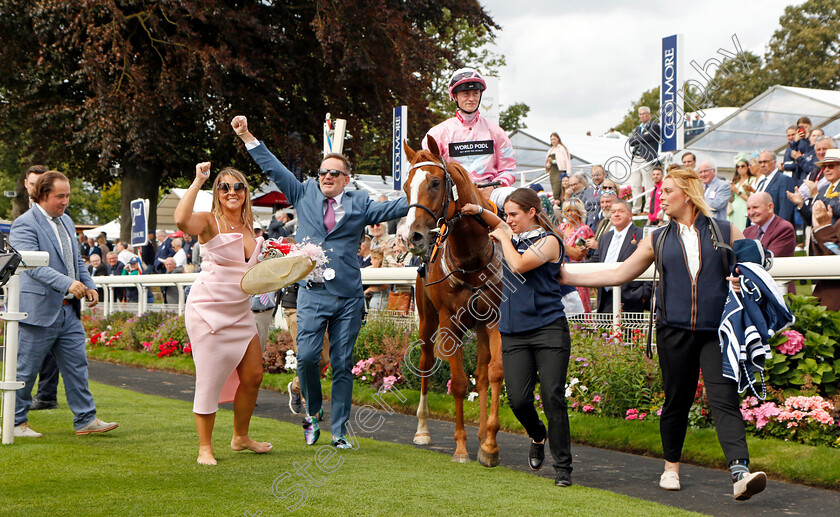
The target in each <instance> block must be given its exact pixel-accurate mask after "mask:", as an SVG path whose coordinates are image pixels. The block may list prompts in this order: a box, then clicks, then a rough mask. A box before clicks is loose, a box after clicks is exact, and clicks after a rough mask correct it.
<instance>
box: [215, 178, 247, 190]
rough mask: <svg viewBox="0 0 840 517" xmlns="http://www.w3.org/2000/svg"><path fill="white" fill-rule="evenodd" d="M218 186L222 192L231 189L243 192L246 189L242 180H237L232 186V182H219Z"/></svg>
mask: <svg viewBox="0 0 840 517" xmlns="http://www.w3.org/2000/svg"><path fill="white" fill-rule="evenodd" d="M218 188H219V190H220V191H221V192H227V191H229V190H230V189H233V190H234V192H242V191H243V190H245V184H244V183H242V182H241V181H237V182H236V183H234V184H233V185H232V186H231V184H230V183H219V187H218Z"/></svg>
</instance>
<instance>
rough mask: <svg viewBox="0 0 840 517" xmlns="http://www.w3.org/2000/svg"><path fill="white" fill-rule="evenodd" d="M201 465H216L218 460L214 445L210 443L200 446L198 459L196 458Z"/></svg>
mask: <svg viewBox="0 0 840 517" xmlns="http://www.w3.org/2000/svg"><path fill="white" fill-rule="evenodd" d="M195 461H197V462H198V463H199V464H201V465H216V464H218V462H217V461H216V458H215V457H214V456H213V447H211V446H210V445H201V446H199V448H198V459H197V460H195Z"/></svg>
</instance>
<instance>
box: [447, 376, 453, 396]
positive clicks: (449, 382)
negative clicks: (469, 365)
mask: <svg viewBox="0 0 840 517" xmlns="http://www.w3.org/2000/svg"><path fill="white" fill-rule="evenodd" d="M451 386H452V379H449V380H448V381H446V394H447V395H449V389H450V387H451Z"/></svg>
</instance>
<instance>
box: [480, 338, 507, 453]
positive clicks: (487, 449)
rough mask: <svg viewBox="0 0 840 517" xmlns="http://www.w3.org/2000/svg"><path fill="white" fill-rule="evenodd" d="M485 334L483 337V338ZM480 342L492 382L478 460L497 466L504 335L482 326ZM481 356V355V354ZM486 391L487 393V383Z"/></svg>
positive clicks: (488, 376)
mask: <svg viewBox="0 0 840 517" xmlns="http://www.w3.org/2000/svg"><path fill="white" fill-rule="evenodd" d="M482 334H483V338H482ZM478 335H479V343H482V342H483V343H484V344H485V345H486V350H487V355H488V356H489V364H487V365H486V366H485V368H486V372H487V379H488V381H489V383H490V412H489V414H487V413H485V412H482V424H483V427H484V429H485V433H484V436H482V437H481V447H480V448H479V450H478V461H479V463H481V464H482V465H484V466H485V467H495V466H497V465H498V464H499V444H498V442H496V435H497V434H498V432H499V396H500V395H501V391H502V381H504V377H505V376H504V368H503V367H502V336H501V335H500V334H499V330H498V329H497V328H496V327H493V328H487V327H486V326H480V327H479V329H478ZM479 357H480V355H479ZM483 389H484V393H487V387H486V384H485V387H484V388H483ZM486 401H487V396H486V395H485V397H484V400H483V402H482V409H484V408H485V407H486ZM485 414H487V422H486V423H484V422H483V420H484V415H485ZM479 434H480V433H479Z"/></svg>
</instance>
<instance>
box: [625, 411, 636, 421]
mask: <svg viewBox="0 0 840 517" xmlns="http://www.w3.org/2000/svg"><path fill="white" fill-rule="evenodd" d="M624 419H625V420H638V419H639V410H638V409H628V410H627V413H625V416H624Z"/></svg>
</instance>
